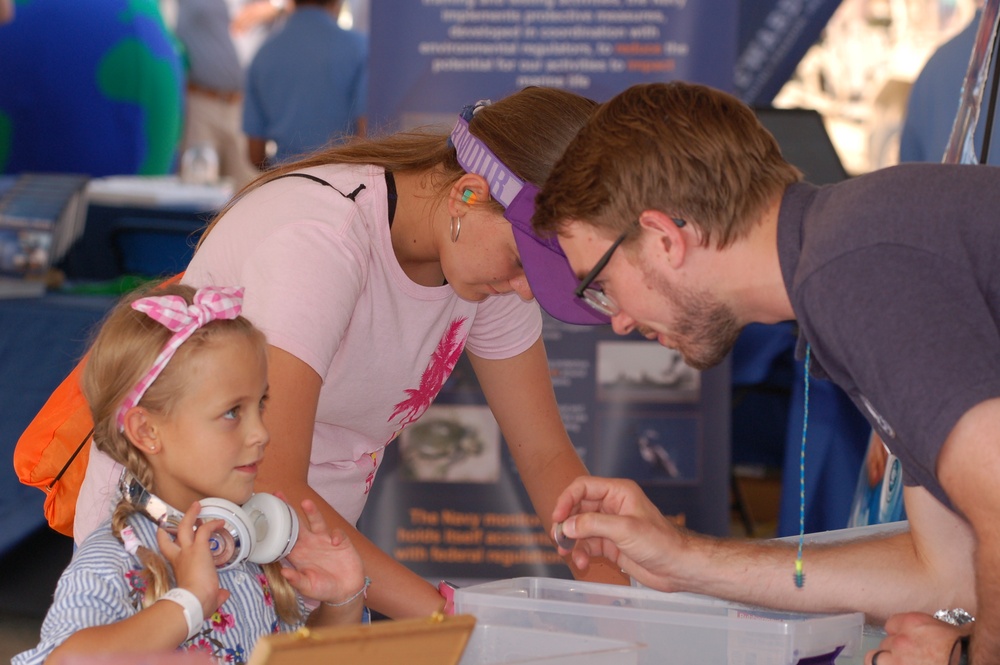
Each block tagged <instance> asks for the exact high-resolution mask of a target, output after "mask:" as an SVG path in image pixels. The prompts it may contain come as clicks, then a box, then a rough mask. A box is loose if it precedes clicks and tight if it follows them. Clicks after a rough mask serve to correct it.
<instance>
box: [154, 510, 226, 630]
mask: <svg viewBox="0 0 1000 665" xmlns="http://www.w3.org/2000/svg"><path fill="white" fill-rule="evenodd" d="M199 513H201V504H200V503H199V502H197V501H195V502H194V503H192V504H191V507H190V508H188V510H187V512H186V513H184V519H182V520H181V522H180V524H179V525H178V526H177V536H176V537H174V538H172V537H171V536H170V534H169V533H167V531H166V530H165V529H160V530H158V531H157V532H156V542H157V544H158V545H159V546H160V552H161V553H162V554H163V557H164V558H165V559H166V560H167V561H168V562H169V563H170V565H171V567H172V568H173V569H174V577H175V578H176V579H177V586H178V587H180V588H182V589H187V590H188V591H190V592H191V593H193V594H194V595H195V596H197V597H198V600H200V601H201V608H202V610H203V611H204V616H206V617H209V616H212V614H214V613H215V611H216V610H217V609H219V607H220V606H221V605H222V603H224V602H226V599H227V598H229V591H227V590H225V589H221V588H219V573H218V572H217V571H216V569H215V563H214V562H213V561H212V551H211V549H210V548H209V543H208V541H209V538H211V536H212V533H213V532H214V531H215V530H216V529H220V528H222V525H223V521H222V520H212V521H210V522H205V523H204V524H199V523H198V514H199Z"/></svg>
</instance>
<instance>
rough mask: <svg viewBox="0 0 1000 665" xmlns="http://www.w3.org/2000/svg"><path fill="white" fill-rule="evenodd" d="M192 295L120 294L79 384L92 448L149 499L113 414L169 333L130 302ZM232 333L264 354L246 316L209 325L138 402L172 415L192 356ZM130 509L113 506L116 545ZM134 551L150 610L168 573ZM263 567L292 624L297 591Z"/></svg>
mask: <svg viewBox="0 0 1000 665" xmlns="http://www.w3.org/2000/svg"><path fill="white" fill-rule="evenodd" d="M194 294H195V289H193V288H192V287H190V286H184V285H180V284H172V285H166V286H158V285H151V286H147V287H145V288H141V289H138V290H136V291H134V292H132V293H130V294H129V295H127V296H125V297H124V298H123V299H122V300H121V302H119V303H118V305H117V306H116V307H115V308H114V309H113V310H112V311H111V313H110V314H109V315H108V316H107V318H106V319H105V320H104V323H103V324H102V325H101V328H100V331H99V332H98V334H97V336H96V337H95V339H94V342H93V344H92V345H91V347H90V350H89V351H88V355H87V360H86V364H85V365H84V368H83V375H82V378H81V387H82V390H83V395H84V397H85V398H86V400H87V404H88V406H89V407H90V414H91V417H92V419H93V422H94V443H95V444H96V446H97V449H98V450H100V451H101V452H103V453H105V454H107V455H108V456H109V457H111V459H113V460H114V461H116V462H118V463H119V464H121V465H122V466H124V467H125V468H126V469H127V470H128V471H129V472H130V473H131V474H132V475H133V476H135V478H136V479H137V480H138V481H139V482H140V483H142V485H143V486H144V487H146V488H147V489H149V490H150V491H151V492H153V493H154V494H155V493H156V483H155V482H154V479H153V472H152V469H151V467H150V465H149V463H148V461H147V460H146V457H145V455H143V454H142V453H141V452H140V451H139V449H138V448H136V447H135V446H134V445H132V444H131V443H130V442H129V440H128V439H127V438H126V436H125V434H124V433H123V432H121V431H119V429H118V423H117V417H116V416H117V413H118V408H119V407H120V406H121V404H122V402H123V401H124V400H125V397H126V396H127V395H128V393H129V392H130V391H131V390H132V388H133V387H135V385H136V384H137V383H138V382H139V380H140V379H142V378H143V376H145V374H146V372H148V371H149V369H150V367H152V365H153V362H154V361H155V360H156V357H157V355H159V353H160V351H161V350H162V349H163V347H164V346H165V345H166V343H167V341H168V340H169V339H170V337H171V335H173V333H172V332H171V331H170V330H169V329H168V328H166V327H165V326H163V325H161V324H160V323H157V322H156V321H154V320H153V319H151V318H150V317H148V316H146V315H145V314H143V313H141V312H138V311H136V310H134V309H132V303H133V302H135V301H136V300H138V299H139V298H143V297H146V296H151V295H156V296H161V295H175V296H180V297H182V298H184V299H185V300H186V301H187V303H188V304H191V303H192V302H193V299H194ZM229 335H240V336H243V337H244V338H246V339H247V340H249V341H250V342H251V343H252V344H253V345H254V346H255V347H257V348H258V349H259V350H260V351H261V353H263V352H264V349H265V346H266V340H265V338H264V334H263V333H262V332H261V331H260V330H258V329H257V328H256V327H254V325H253V324H252V323H250V321H249V320H247V319H246V318H244V317H242V316H239V317H236V318H235V319H231V320H216V321H212V322H211V323H208V324H206V325H204V326H202V327H201V328H199V329H198V330H196V331H195V332H194V334H192V335H191V337H190V338H189V339H188V340H186V341H185V342H184V343H183V344H181V346H180V348H178V349H177V352H176V353H175V354H174V356H173V358H171V360H170V362H169V363H168V364H167V366H166V367H165V368H164V370H163V372H162V373H161V374H160V375H159V376H158V377H157V378H156V380H155V381H153V383H152V384H151V385H150V386H149V388H148V389H147V390H146V392H145V394H144V395H143V397H142V399H141V400H140V401H139V404H141V405H142V406H143V407H144V408H145V409H147V410H148V411H151V412H153V413H159V414H163V415H169V414H170V413H171V412H172V410H173V408H174V407H175V406H176V404H177V401H178V400H179V398H180V396H181V394H182V392H183V391H184V389H185V387H186V384H187V376H188V375H189V372H188V367H189V363H190V362H192V358H194V357H196V356H197V354H198V352H199V350H201V349H204V348H205V347H206V346H209V345H211V344H215V343H218V342H219V340H224V339H225V338H226V337H227V336H229ZM177 508H178V509H186V508H187V507H186V506H177ZM135 512H136V508H135V507H134V506H133V505H132V504H130V503H128V502H127V501H121V502H119V504H118V505H117V506H116V507H115V510H114V514H113V516H112V532H113V533H114V535H115V537H116V538H118V539H119V540H121V539H122V538H121V531H122V529H123V528H124V527H125V526H126V523H127V519H128V518H129V517H130V516H131V515H133V514H134V513H135ZM136 554H137V556H138V558H139V560H140V562H141V563H142V564H143V566H144V568H143V571H142V575H143V577H144V578H145V581H146V588H147V592H146V594H145V598H144V601H143V602H144V605H145V606H147V607H148V606H149V605H151V604H152V603H153V602H155V601H156V600H157V599H158V598H159V597H160V596H162V595H163V594H164V593H166V592H167V591H168V590H169V589H170V587H171V585H172V583H173V581H174V580H173V579H172V578H173V575H172V572H171V570H170V567H169V565H168V564H167V562H166V560H165V559H164V558H163V557H162V556H161V555H160V554H159V552H154V551H151V550H149V549H147V548H145V547H140V548H139V551H138V552H137V553H136ZM263 568H264V573H265V575H266V576H267V580H268V583H269V584H270V586H271V592H272V595H273V597H274V600H275V608H276V610H277V611H278V615H279V616H280V617H281V619H282V620H283V621H286V622H287V623H295V622H297V621H298V620H299V619H300V618H301V615H300V612H299V606H298V598H297V595H296V593H295V590H294V589H292V587H291V585H290V584H289V583H288V581H287V580H285V578H284V577H282V576H281V573H280V572H279V571H280V569H281V566H280V564H279V563H277V562H275V563H271V564H267V565H266V566H263Z"/></svg>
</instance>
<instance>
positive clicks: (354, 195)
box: [265, 173, 365, 201]
mask: <svg viewBox="0 0 1000 665" xmlns="http://www.w3.org/2000/svg"><path fill="white" fill-rule="evenodd" d="M281 178H305V179H307V180H312V181H313V182H317V183H319V184H321V185H326V186H327V187H329V188H330V189H332V190H333V191H335V192H337V193H338V194H340V195H341V196H343V197H344V198H345V199H350V200H352V201H354V200H355V199H356V198H357V197H358V194H360V193H361V190H363V189H364V188H365V184H364V183H361V184H359V185H358V186H357V187H355V188H354V191H353V192H351V193H350V194H344V193H343V192H342V191H340V190H339V189H337V188H336V187H334V186H333V185H331V184H330V183H328V182H327V181H326V180H323V179H322V178H317V177H316V176H314V175H312V174H310V173H284V174H282V175H279V176H277V177H276V178H274V179H273V180H270V181H268V182H274V180H279V179H281ZM265 184H267V183H265Z"/></svg>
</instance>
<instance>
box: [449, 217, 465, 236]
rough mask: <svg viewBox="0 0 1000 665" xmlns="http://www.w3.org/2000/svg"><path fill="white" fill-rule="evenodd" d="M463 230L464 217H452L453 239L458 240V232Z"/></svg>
mask: <svg viewBox="0 0 1000 665" xmlns="http://www.w3.org/2000/svg"><path fill="white" fill-rule="evenodd" d="M461 232H462V218H461V217H452V218H451V241H452V242H458V234H460V233H461Z"/></svg>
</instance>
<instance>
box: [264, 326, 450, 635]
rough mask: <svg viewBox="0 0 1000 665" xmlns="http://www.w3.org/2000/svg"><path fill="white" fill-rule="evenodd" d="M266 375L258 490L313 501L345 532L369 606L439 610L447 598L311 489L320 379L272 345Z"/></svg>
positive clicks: (405, 613)
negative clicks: (365, 582)
mask: <svg viewBox="0 0 1000 665" xmlns="http://www.w3.org/2000/svg"><path fill="white" fill-rule="evenodd" d="M268 379H269V382H270V399H269V400H268V404H267V410H266V411H265V414H264V420H265V423H266V424H267V427H268V430H269V431H270V434H271V443H270V445H269V446H268V450H267V453H266V456H265V458H264V463H263V464H262V465H261V468H260V472H259V474H258V476H257V488H258V489H259V490H260V491H264V492H271V493H274V492H281V493H282V494H283V495H284V496H285V497H286V499H287V500H288V503H290V504H291V505H293V506H300V505H302V501H303V500H304V499H310V500H311V501H313V502H314V503H315V504H316V506H317V507H318V508H319V510H320V513H321V514H322V516H323V519H324V520H325V522H326V524H327V526H328V527H329V528H330V529H331V530H335V529H340V530H342V531H343V532H344V533H346V534H347V537H348V538H349V539H350V541H351V542H352V543H353V544H354V546H355V547H356V548H357V550H358V552H359V553H360V554H361V560H362V561H363V562H364V567H365V570H366V572H367V575H368V576H369V577H370V578H371V581H372V583H371V587H370V588H369V589H368V607H370V608H371V609H373V610H375V611H376V612H379V613H381V614H384V615H386V616H388V617H391V618H394V619H401V618H405V617H417V616H427V615H430V614H432V613H433V612H435V611H437V610H439V609H441V607H442V606H443V605H444V599H443V598H442V597H441V595H440V594H439V593H438V592H437V590H436V589H435V588H434V587H433V586H431V585H430V584H428V583H427V582H426V581H424V580H423V578H421V577H420V576H418V575H416V574H415V573H413V572H412V571H410V570H409V569H408V568H406V567H405V566H403V565H402V564H400V563H398V562H397V561H395V560H394V559H393V558H392V557H391V556H389V555H388V554H386V553H385V552H383V551H382V550H381V549H379V548H378V547H377V546H376V545H375V544H374V543H372V542H371V541H370V540H368V539H367V538H365V537H364V536H363V535H362V534H361V532H360V531H358V530H357V529H355V528H354V525H352V524H350V523H348V522H347V521H346V520H345V519H344V518H343V517H341V516H340V514H339V513H337V511H336V510H334V509H333V508H332V507H331V506H330V504H328V503H327V502H326V501H325V500H324V499H323V497H321V496H320V495H319V494H318V493H317V492H316V491H315V490H313V489H312V488H311V487H309V483H308V477H309V457H310V453H311V451H312V437H313V427H314V424H315V421H316V411H317V405H318V403H319V392H320V388H321V387H322V383H323V382H322V379H321V377H320V376H319V375H318V374H317V373H316V372H315V371H314V370H313V369H312V368H311V367H309V365H307V364H306V363H304V362H303V361H301V360H299V359H298V358H296V357H295V356H293V355H292V354H290V353H288V352H287V351H283V350H281V349H279V348H277V347H274V346H269V347H268ZM303 517H304V516H303Z"/></svg>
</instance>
